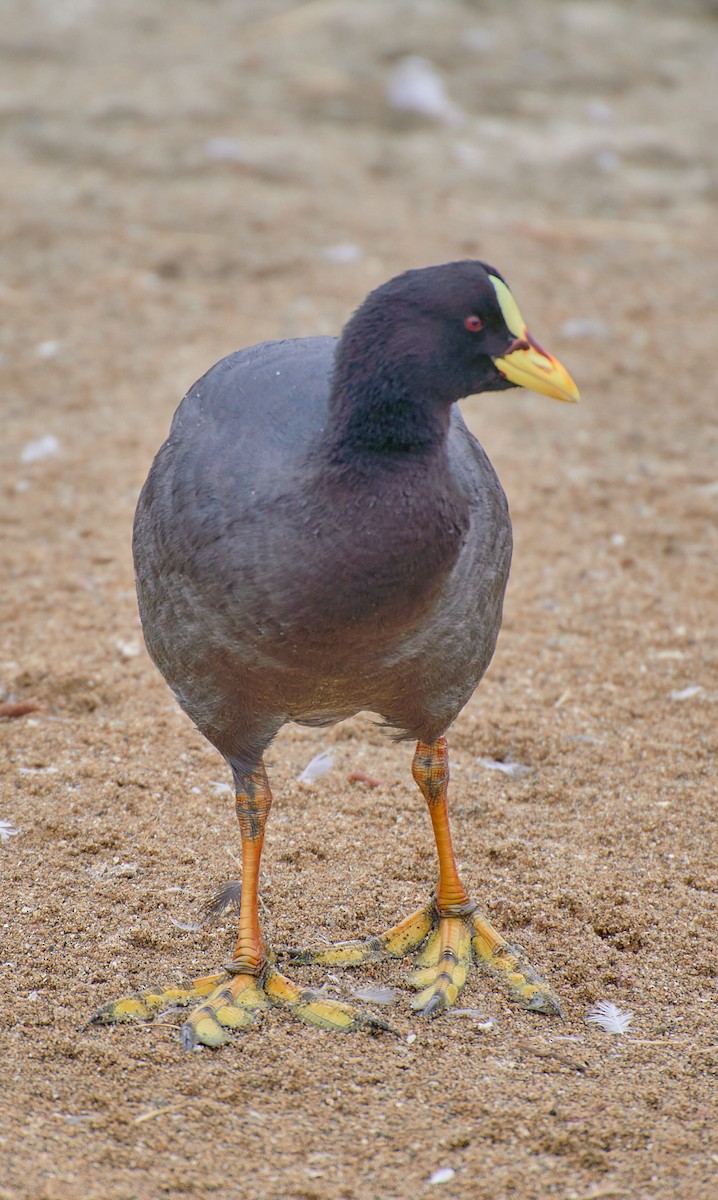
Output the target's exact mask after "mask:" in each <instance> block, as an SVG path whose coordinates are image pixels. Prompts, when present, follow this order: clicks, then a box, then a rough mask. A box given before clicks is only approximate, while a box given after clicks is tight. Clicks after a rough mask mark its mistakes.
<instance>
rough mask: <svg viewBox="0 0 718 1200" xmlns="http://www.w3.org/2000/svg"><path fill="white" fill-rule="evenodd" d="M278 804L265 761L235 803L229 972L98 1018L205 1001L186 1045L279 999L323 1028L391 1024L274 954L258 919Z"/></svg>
mask: <svg viewBox="0 0 718 1200" xmlns="http://www.w3.org/2000/svg"><path fill="white" fill-rule="evenodd" d="M271 803H272V794H271V792H270V789H269V783H268V780H267V774H266V771H265V769H264V763H263V762H260V764H259V766H258V767H257V769H256V771H254V773H253V774H252V776H251V777H250V779H249V780H248V784H247V789H246V791H239V792H238V793H237V800H236V807H237V817H238V819H239V828H240V833H241V836H242V897H241V901H240V909H239V933H238V936H237V943H236V945H235V948H234V952H233V954H232V960H231V962H230V963H228V964H227V966H226V968H225V971H224V973H218V974H214V975H208V976H203V977H201V978H199V979H195V980H193V981H192V982H191V983H190V984H188V985H187V986H185V987H172V988H166V989H157V988H153V989H150V990H149V991H146V992H143V993H140V994H139V995H137V996H130V997H126V998H124V999H122V1000H116V1001H113V1002H111V1003H109V1004H106V1005H104V1006H103V1007H102V1008H101V1009H100V1010H99V1012H98V1013H97V1014H96V1015H95V1016H94V1017H93V1021H95V1022H98V1023H104V1024H108V1023H115V1022H119V1021H133V1020H148V1019H149V1018H151V1017H152V1016H154V1015H155V1013H157V1012H159V1011H160V1010H161V1009H163V1008H168V1007H170V1006H171V1007H174V1006H177V1005H179V1006H185V1005H189V1004H192V1003H194V1002H196V1001H201V1003H200V1004H199V1005H198V1007H196V1008H195V1009H194V1010H193V1012H192V1013H191V1014H190V1016H189V1018H188V1019H187V1021H185V1023H184V1025H183V1027H182V1045H183V1047H184V1048H185V1049H186V1050H191V1049H192V1047H193V1046H195V1045H197V1043H201V1044H203V1045H205V1046H219V1045H221V1043H222V1042H224V1041H225V1040H226V1034H225V1032H224V1031H225V1029H227V1028H229V1029H238V1028H240V1027H242V1026H245V1025H250V1024H251V1023H252V1021H253V1020H254V1014H255V1012H256V1011H257V1010H259V1009H262V1008H268V1007H269V1006H270V1005H277V1006H279V1007H282V1008H286V1009H288V1010H289V1011H290V1012H292V1013H293V1014H294V1015H295V1016H296V1017H298V1018H299V1020H301V1021H305V1022H306V1023H307V1024H309V1025H317V1026H319V1028H320V1029H333V1030H337V1031H339V1032H343V1033H350V1032H352V1031H353V1030H355V1029H361V1028H374V1029H386V1028H388V1026H386V1025H385V1024H384V1023H383V1022H381V1021H378V1020H376V1019H375V1018H374V1017H370V1016H368V1015H366V1014H364V1013H361V1012H359V1011H358V1010H356V1009H354V1008H352V1007H351V1006H350V1005H348V1004H342V1003H339V1002H338V1001H336V1000H327V999H324V998H323V997H321V996H319V995H317V993H315V992H312V991H310V990H309V989H306V988H300V987H298V986H297V984H295V983H293V982H292V981H291V980H290V979H287V978H286V977H285V976H284V975H282V974H280V972H279V971H277V970H276V968H275V967H274V966H272V964H271V963H270V961H269V957H268V955H267V951H266V948H265V945H264V940H263V938H262V933H261V930H260V926H259V908H258V902H259V894H258V886H259V865H260V861H261V856H262V846H263V843H264V828H265V825H266V822H267V817H268V815H269V809H270V807H271Z"/></svg>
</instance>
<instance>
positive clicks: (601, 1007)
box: [586, 1000, 633, 1033]
mask: <svg viewBox="0 0 718 1200" xmlns="http://www.w3.org/2000/svg"><path fill="white" fill-rule="evenodd" d="M632 1020H633V1013H630V1012H624V1011H623V1009H622V1008H618V1006H617V1005H615V1004H613V1003H612V1002H611V1001H610V1000H599V1002H598V1004H594V1006H593V1008H589V1010H588V1012H587V1013H586V1021H587V1022H590V1023H591V1024H592V1025H599V1026H600V1027H601V1029H603V1030H604V1031H605V1032H606V1033H626V1032H627V1030H628V1026H629V1025H630V1024H631V1021H632Z"/></svg>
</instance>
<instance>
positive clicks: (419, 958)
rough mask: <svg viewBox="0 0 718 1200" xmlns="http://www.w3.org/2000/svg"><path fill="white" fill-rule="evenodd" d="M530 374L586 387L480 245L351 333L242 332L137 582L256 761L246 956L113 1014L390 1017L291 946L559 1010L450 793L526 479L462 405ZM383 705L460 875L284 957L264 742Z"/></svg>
mask: <svg viewBox="0 0 718 1200" xmlns="http://www.w3.org/2000/svg"><path fill="white" fill-rule="evenodd" d="M514 387H524V388H530V389H532V390H533V391H536V392H539V393H543V394H544V395H547V396H550V397H553V398H556V399H559V400H563V401H567V402H576V401H577V400H578V399H579V393H578V389H577V387H576V385H575V383H574V382H573V380H572V378H571V376H570V375H569V374H568V372H567V370H566V369H565V367H563V366H562V364H561V363H560V362H559V361H558V360H557V359H556V358H554V357H553V356H552V355H551V354H549V353H548V352H547V351H545V350H543V349H542V348H541V346H540V345H539V344H538V342H536V341H535V339H534V338H533V337H532V336H531V335H530V333H529V332H528V329H527V326H526V323H525V322H524V320H523V317H522V316H521V313H520V310H519V307H518V305H517V302H516V300H515V299H514V296H513V294H512V292H511V290H510V289H509V286H508V284H507V283H506V281H505V279H504V277H503V276H502V275H501V274H500V273H499V271H498V270H496V269H495V268H494V267H492V266H490V265H488V264H487V263H485V262H480V261H478V260H472V259H467V260H463V261H457V262H450V263H443V264H440V265H436V266H427V267H422V268H417V269H412V270H408V271H405V272H404V273H402V274H400V275H397V276H395V277H394V278H392V279H390V280H389V281H388V282H386V283H384V284H382V285H381V286H379V287H377V288H376V289H375V290H374V291H372V292H371V293H370V294H369V296H368V297H367V298H366V299H365V300H364V302H363V303H362V304H361V305H360V306H359V307H358V308H357V310H356V311H355V312H354V314H353V315H352V316H351V317H350V319H349V320H348V322H347V324H346V325H345V327H344V329H343V330H342V332H341V334H340V336H339V337H307V338H297V339H287V340H277V341H269V342H263V343H261V344H259V345H255V346H251V347H249V348H246V349H241V350H238V351H236V352H234V353H232V354H230V355H229V356H228V357H226V358H223V359H221V361H220V362H218V363H217V364H216V365H215V366H213V367H212V368H211V369H210V370H209V371H208V372H207V373H206V374H205V375H204V376H203V377H202V378H201V379H200V380H199V381H198V382H197V383H195V384H194V386H193V387H191V388H190V390H189V391H188V393H187V394H186V396H185V397H184V399H183V400H182V402H181V404H180V405H179V408H178V409H177V411H176V413H175V415H174V418H173V421H172V424H171V428H170V432H169V436H168V437H167V439H166V441H165V442H164V444H163V445H162V446H161V448H160V450H159V451H158V453H157V456H156V458H155V459H154V462H153V464H152V467H151V469H150V472H149V475H148V477H147V480H146V482H145V484H144V487H143V488H142V491H141V494H140V497H139V501H138V505H137V511H136V515H135V522H134V531H133V553H134V562H135V574H136V583H137V595H138V602H139V611H140V617H141V622H142V628H143V633H144V638H145V642H146V646H147V649H148V651H149V654H150V657H151V658H152V659H153V661H154V663H155V664H156V666H157V667H158V668H159V670H160V672H161V674H162V675H163V676H164V678H165V680H166V681H167V683H168V684H169V687H170V688H171V690H172V692H173V693H174V696H175V698H176V700H177V702H178V704H179V705H180V707H181V708H182V709H183V710H184V711H185V713H187V714H188V715H189V717H190V718H191V719H192V721H193V722H194V723H195V725H196V726H197V728H198V729H199V730H200V731H201V733H202V734H203V735H204V736H205V738H207V739H208V741H209V742H210V743H211V744H212V745H213V746H214V747H216V749H217V750H218V751H219V753H220V754H221V755H222V756H223V757H224V759H225V760H226V762H227V764H228V765H229V768H230V769H231V772H232V777H233V782H234V792H235V798H236V799H235V803H236V813H237V818H238V822H239V830H240V836H241V845H242V886H241V899H240V903H239V921H238V924H239V930H238V936H237V941H236V945H235V948H234V951H233V954H232V958H231V960H230V962H229V963H228V964H227V965H226V967H225V968H224V969H223V970H219V971H214V972H212V973H210V974H208V975H205V976H201V977H199V978H197V979H194V980H191V981H189V982H188V983H187V984H183V985H181V986H180V985H178V986H176V987H163V986H158V987H154V988H149V989H145V991H144V992H140V993H137V994H135V995H134V996H128V997H124V998H122V999H119V1000H114V1001H109V1002H108V1003H106V1004H105V1005H103V1006H102V1008H101V1009H100V1010H99V1012H98V1013H97V1014H96V1015H95V1018H94V1019H95V1020H97V1021H99V1022H101V1023H114V1022H121V1021H130V1020H147V1019H151V1018H152V1017H153V1016H154V1015H155V1014H156V1013H157V1012H159V1011H161V1010H163V1009H165V1008H167V1007H168V1006H175V1005H176V1006H190V1007H191V1011H190V1013H189V1016H188V1018H187V1020H186V1021H185V1022H184V1025H183V1026H182V1034H181V1038H182V1044H183V1046H184V1047H185V1048H186V1049H191V1048H193V1047H194V1046H196V1045H198V1044H202V1045H207V1046H218V1045H221V1044H222V1043H223V1042H224V1041H226V1040H227V1030H232V1029H240V1028H243V1027H245V1026H249V1025H251V1024H252V1023H253V1022H254V1020H255V1018H256V1014H257V1013H258V1012H259V1011H261V1010H263V1009H267V1008H275V1007H279V1008H281V1009H283V1010H285V1011H286V1012H288V1013H290V1014H292V1015H293V1016H295V1017H297V1018H298V1019H300V1020H301V1021H304V1022H306V1023H308V1024H311V1025H315V1026H318V1027H320V1028H323V1029H328V1030H334V1031H336V1032H347V1033H348V1032H352V1031H354V1030H358V1029H369V1030H372V1029H374V1030H376V1029H378V1028H382V1027H385V1025H384V1022H382V1021H380V1020H379V1019H378V1018H376V1017H373V1016H372V1015H370V1014H368V1013H366V1012H363V1011H360V1010H358V1009H357V1008H356V1007H355V1006H353V1005H350V1004H347V1003H344V1002H343V1001H340V1000H334V999H329V998H327V997H325V996H324V995H323V994H322V993H320V992H315V991H312V990H310V989H307V988H303V987H301V986H300V985H299V984H298V983H296V982H295V981H294V980H293V979H292V978H291V963H292V962H294V963H300V964H305V963H314V964H319V965H324V966H332V967H349V966H359V965H361V964H363V963H367V962H371V961H376V960H378V959H384V958H390V959H399V958H404V957H407V956H409V955H411V954H413V955H414V956H415V961H416V967H415V969H414V971H413V973H412V975H411V976H410V978H409V982H410V983H411V984H412V985H413V986H414V988H415V989H416V991H417V995H416V996H415V997H414V998H413V1000H412V1007H413V1008H414V1009H415V1010H416V1011H417V1012H418V1013H419V1014H423V1015H424V1016H427V1017H433V1016H437V1015H438V1014H440V1013H441V1012H443V1011H444V1010H445V1009H447V1008H449V1007H450V1006H451V1005H452V1004H454V1002H455V1001H456V998H457V996H458V995H459V993H460V991H461V989H462V987H463V985H464V982H465V980H466V977H467V973H468V971H469V969H470V967H471V965H472V963H473V962H474V961H475V962H477V963H478V964H480V965H481V966H483V968H484V969H485V970H486V972H487V973H488V974H489V975H491V976H494V977H495V978H496V979H498V980H500V981H502V982H503V984H504V986H505V988H506V990H507V991H508V994H509V997H510V998H512V999H514V1000H515V1001H517V1002H518V1003H519V1004H520V1005H522V1006H523V1007H524V1008H526V1009H529V1010H533V1011H536V1012H544V1013H548V1014H560V1013H561V1007H560V1002H559V1000H558V997H557V995H556V994H555V992H554V990H553V989H552V987H551V986H550V985H549V984H548V983H546V982H544V980H543V979H542V978H541V977H540V976H539V974H538V973H537V972H536V970H535V969H534V968H533V967H532V965H531V963H530V962H529V961H528V960H527V958H526V956H525V954H524V952H523V951H522V949H521V948H520V947H518V946H515V945H513V944H512V943H510V942H509V941H507V939H505V938H504V937H503V935H502V934H501V933H500V932H499V931H498V930H496V929H495V928H494V927H493V925H491V923H490V922H489V921H488V919H487V918H486V916H485V915H484V914H483V913H482V912H481V910H480V908H479V907H478V905H477V904H475V903H474V902H473V900H472V899H471V898H470V897H469V895H468V894H467V892H466V890H465V888H464V886H463V883H462V881H461V878H460V875H459V871H458V868H457V864H456V859H455V855H454V851H453V845H452V837H451V829H450V824H449V812H448V783H449V755H448V745H447V737H446V735H447V731H448V730H449V727H450V726H451V724H452V723H453V721H454V720H455V719H456V717H457V716H458V714H459V712H460V711H461V709H462V708H463V707H464V705H465V704H466V703H467V701H468V700H469V699H470V697H471V696H472V694H473V692H474V690H475V689H476V687H477V685H478V684H479V682H480V680H481V678H482V676H483V675H484V672H485V671H486V669H487V667H488V665H489V663H490V661H491V658H492V656H493V653H494V648H495V646H496V641H497V637H498V633H499V628H500V625H501V616H502V605H503V599H504V593H505V590H506V584H507V579H508V575H509V567H510V562H511V553H512V533H511V521H510V517H509V510H508V505H507V501H506V497H505V494H504V491H503V489H502V487H501V484H500V482H499V480H498V478H497V475H496V473H495V471H494V469H493V467H492V465H491V463H490V461H489V458H488V456H487V455H486V453H485V451H484V450H483V449H482V447H481V445H480V444H479V442H478V441H477V440H476V438H475V437H474V436H473V434H472V433H470V432H469V430H468V428H467V426H466V424H465V423H464V420H463V418H462V415H461V413H460V411H459V408H458V405H457V403H456V402H457V401H458V400H460V399H461V398H463V397H466V396H470V395H473V394H475V393H482V392H495V391H502V390H505V389H509V388H514ZM360 712H368V713H372V714H375V715H377V716H378V717H379V718H380V720H381V722H382V724H383V725H385V726H386V727H387V728H388V729H389V730H390V731H391V733H392V735H393V736H395V737H396V738H398V739H411V740H412V741H414V742H415V743H416V749H415V753H414V757H413V763H412V774H413V777H414V779H415V781H416V783H417V784H418V787H419V790H420V792H421V794H422V795H423V797H424V799H425V801H426V803H427V806H428V810H429V815H430V818H431V823H432V827H433V833H434V838H435V843H436V851H437V857H438V881H437V884H436V888H435V890H434V892H433V894H432V895H431V896H430V897H429V898H428V899H427V902H426V903H425V904H424V905H422V907H421V908H419V909H418V910H417V911H416V912H414V913H411V914H410V915H409V916H407V917H405V918H404V919H403V920H401V921H399V923H398V924H396V925H394V926H393V927H392V928H391V929H388V930H386V931H384V932H383V933H380V934H377V935H374V936H370V937H368V938H366V939H365V940H359V941H351V942H340V943H337V944H336V945H334V946H314V947H312V946H310V947H308V948H305V949H298V950H290V951H286V952H284V953H283V957H284V958H287V959H288V960H289V963H290V967H289V968H287V969H288V970H289V971H290V973H289V974H286V973H284V970H281V971H280V969H279V966H278V965H277V964H278V962H280V961H282V952H281V951H274V950H273V949H272V948H271V947H270V946H269V945H268V943H267V942H266V940H265V937H264V934H263V932H262V929H261V927H260V921H259V912H258V899H259V896H258V885H259V870H260V860H261V854H262V846H263V840H264V832H265V826H266V822H267V818H268V815H269V810H270V806H271V803H272V793H271V790H270V784H269V781H268V778H267V773H266V770H265V766H264V759H263V756H264V754H265V753H266V750H267V748H268V747H269V746H270V744H271V742H272V740H273V738H274V737H275V735H276V734H277V733H278V731H279V730H280V728H282V726H283V725H285V724H286V723H288V722H295V723H298V724H300V725H307V726H317V727H321V726H326V725H331V724H334V723H336V722H339V721H341V720H343V719H345V718H348V717H351V716H353V715H355V714H357V713H360ZM282 966H283V967H284V963H283V961H282Z"/></svg>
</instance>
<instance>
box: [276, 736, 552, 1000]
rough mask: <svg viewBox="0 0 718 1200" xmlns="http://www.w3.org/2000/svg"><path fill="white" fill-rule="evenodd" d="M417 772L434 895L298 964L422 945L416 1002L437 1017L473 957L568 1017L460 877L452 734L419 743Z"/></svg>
mask: <svg viewBox="0 0 718 1200" xmlns="http://www.w3.org/2000/svg"><path fill="white" fill-rule="evenodd" d="M412 774H413V776H414V779H415V780H416V782H417V784H418V785H419V788H420V790H421V793H422V795H423V796H424V799H425V800H426V802H427V804H428V807H429V815H430V817H431V824H432V827H433V830H434V838H435V841H436V850H437V854H438V858H439V882H438V884H437V888H436V892H435V894H434V898H433V900H432V901H431V902H430V903H429V904H428V905H426V906H425V907H424V908H421V909H419V910H418V911H417V912H415V913H413V914H412V915H411V916H410V917H407V918H406V919H405V920H404V921H402V922H401V923H400V924H399V925H395V926H394V927H393V928H392V929H389V930H387V932H386V933H383V934H381V935H379V936H378V937H373V938H368V939H367V940H366V941H363V942H361V941H359V942H343V943H339V944H337V945H335V946H330V947H327V948H323V947H318V946H317V947H312V948H310V949H308V950H290V951H286V952H285V953H287V954H288V955H289V957H290V958H291V959H292V960H293V961H294V962H304V963H310V962H311V963H318V964H320V965H323V966H334V967H337V966H341V967H349V966H358V965H360V964H362V963H365V962H376V961H378V960H380V959H386V958H402V957H404V955H406V954H409V953H410V952H411V951H412V950H416V949H419V947H422V950H421V954H420V955H419V957H418V959H417V969H416V970H415V971H414V972H412V974H411V976H410V977H409V982H410V983H411V984H412V986H414V987H416V988H419V989H421V990H420V992H419V995H418V996H416V997H415V999H414V1000H413V1001H412V1007H413V1008H418V1009H420V1010H421V1012H422V1014H423V1015H424V1016H427V1017H428V1016H435V1015H437V1014H438V1013H440V1012H442V1011H443V1010H444V1009H446V1008H449V1007H451V1005H452V1004H453V1003H454V1002H455V1000H456V998H457V996H458V995H459V993H460V991H461V989H462V987H463V986H464V983H465V981H466V976H467V973H468V971H469V968H470V966H471V963H472V951H473V958H474V959H475V960H476V961H477V962H478V963H479V964H480V965H481V966H483V967H484V968H485V969H486V970H487V971H488V972H489V973H490V974H491V975H493V976H494V977H495V978H497V979H499V980H501V981H502V982H503V983H504V984H505V986H506V987H507V988H508V991H509V993H510V996H511V998H512V999H513V1000H515V1001H516V1002H517V1003H519V1004H520V1005H522V1007H524V1008H528V1009H530V1010H532V1011H534V1012H543V1013H549V1014H554V1015H560V1014H561V1007H560V1004H559V1002H558V999H557V998H556V996H555V995H554V994H553V992H552V991H551V989H550V988H549V987H548V985H547V984H545V983H544V982H543V981H542V980H541V979H540V978H539V976H538V975H537V973H536V971H535V970H534V969H533V967H532V966H531V964H530V963H529V962H528V961H527V960H526V958H525V957H524V952H523V950H522V949H521V947H520V946H516V945H512V944H511V943H509V942H507V941H506V939H505V938H503V937H502V936H501V934H500V933H498V932H497V931H496V930H495V929H494V928H493V926H492V925H491V924H490V923H489V922H488V921H487V920H486V918H485V917H484V916H482V915H481V913H480V912H479V911H478V908H477V906H476V905H475V904H472V903H471V901H470V900H469V897H468V896H467V894H466V892H465V890H464V886H463V884H462V882H461V879H460V878H459V872H458V870H457V866H456V859H455V857H454V851H453V847H452V843H451V830H450V827H449V812H448V806H447V790H448V784H449V755H448V750H447V745H446V738H443V737H442V738H439V739H438V740H437V741H436V742H433V743H431V744H428V743H425V742H419V743H418V745H417V747H416V753H415V755H414V762H413V764H412Z"/></svg>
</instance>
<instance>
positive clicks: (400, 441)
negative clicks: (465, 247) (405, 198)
mask: <svg viewBox="0 0 718 1200" xmlns="http://www.w3.org/2000/svg"><path fill="white" fill-rule="evenodd" d="M517 386H523V387H532V388H534V389H535V390H537V391H543V392H546V393H547V394H549V395H553V396H556V397H558V398H560V399H577V398H578V395H577V392H576V388H575V385H574V384H573V383H572V381H571V380H570V377H569V376H568V375H567V373H566V371H565V370H564V368H563V367H561V366H560V364H559V363H557V362H556V360H555V359H553V358H552V357H551V356H550V355H548V354H547V353H546V352H545V351H543V350H542V349H541V347H540V346H539V345H538V344H537V343H536V342H534V340H533V338H531V337H530V335H529V333H528V330H527V328H526V325H525V322H524V321H523V318H522V317H521V314H520V312H519V309H518V306H517V304H516V302H515V300H514V298H513V296H512V294H511V292H510V290H509V288H508V285H507V284H506V282H505V280H504V279H503V277H502V276H501V275H500V274H499V272H498V271H496V270H495V269H494V268H493V267H490V266H489V265H488V264H487V263H482V262H476V261H472V260H466V261H463V262H454V263H444V264H442V265H441V266H437V267H425V268H423V269H421V270H414V271H406V272H405V273H404V274H403V275H398V276H396V277H395V278H394V279H390V280H389V281H388V283H385V284H382V286H381V287H378V288H377V289H376V290H375V291H373V292H371V293H370V295H369V296H367V298H366V300H365V301H364V303H363V304H362V305H361V306H360V307H359V308H358V309H357V311H356V312H355V313H354V315H353V317H351V319H350V320H349V321H348V323H347V325H346V326H345V328H344V332H343V333H342V336H341V339H340V342H339V347H338V350H337V360H336V369H335V375H334V386H333V397H332V403H333V408H334V412H335V413H336V415H337V418H339V419H340V420H341V423H342V425H344V426H345V428H346V431H347V433H348V434H349V433H350V431H351V433H350V439H353V438H355V437H356V439H357V440H358V441H359V442H362V443H364V444H366V445H372V446H373V447H374V448H376V449H381V448H387V449H388V448H391V447H396V448H397V449H402V448H404V449H409V448H416V449H419V448H422V447H425V446H427V445H429V444H431V443H432V442H435V441H436V439H437V438H440V437H441V431H442V430H445V429H446V426H447V423H448V408H449V406H450V405H451V404H452V403H453V402H454V401H456V400H459V399H461V397H462V396H469V395H472V394H474V393H476V392H492V391H500V390H503V389H504V388H510V387H517Z"/></svg>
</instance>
